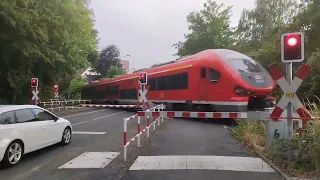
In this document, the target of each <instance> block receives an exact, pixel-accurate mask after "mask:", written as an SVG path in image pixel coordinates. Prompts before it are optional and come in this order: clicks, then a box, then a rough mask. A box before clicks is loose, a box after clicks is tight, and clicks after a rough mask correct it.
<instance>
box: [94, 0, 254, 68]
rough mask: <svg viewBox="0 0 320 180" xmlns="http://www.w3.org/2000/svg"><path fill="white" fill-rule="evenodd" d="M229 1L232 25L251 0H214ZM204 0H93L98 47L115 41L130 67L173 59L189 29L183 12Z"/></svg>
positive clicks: (192, 8) (141, 66) (195, 6)
mask: <svg viewBox="0 0 320 180" xmlns="http://www.w3.org/2000/svg"><path fill="white" fill-rule="evenodd" d="M216 1H217V2H218V3H224V4H226V5H228V6H229V5H230V6H231V5H232V6H233V8H232V13H233V16H232V18H231V21H232V23H231V24H232V25H233V26H234V25H236V24H237V22H238V20H239V18H240V15H241V12H242V10H243V9H244V8H252V7H253V6H254V0H216ZM204 2H205V0H134V1H133V0H92V3H91V5H90V6H91V8H92V9H93V10H94V14H95V21H96V22H95V24H96V28H97V30H98V31H99V37H100V44H99V47H100V48H104V47H106V46H108V45H109V44H115V45H116V46H117V47H118V48H119V49H120V52H121V56H126V55H127V54H130V56H129V57H125V58H123V59H125V60H129V61H130V69H131V68H135V69H140V68H145V67H149V66H151V65H153V64H156V63H161V62H167V61H171V60H174V59H175V58H176V57H174V56H173V54H175V53H176V49H174V48H173V47H172V45H173V44H174V43H176V42H178V41H183V40H184V36H183V35H184V33H187V32H188V23H187V21H186V16H187V15H188V14H189V13H190V12H192V11H193V10H200V9H201V8H202V6H203V3H204Z"/></svg>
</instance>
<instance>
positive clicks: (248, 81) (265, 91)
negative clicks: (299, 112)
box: [216, 49, 276, 110]
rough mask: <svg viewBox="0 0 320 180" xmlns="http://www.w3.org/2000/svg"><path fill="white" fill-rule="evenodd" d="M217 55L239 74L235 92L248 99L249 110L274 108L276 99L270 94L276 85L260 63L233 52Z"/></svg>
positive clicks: (223, 52)
mask: <svg viewBox="0 0 320 180" xmlns="http://www.w3.org/2000/svg"><path fill="white" fill-rule="evenodd" d="M216 53H217V54H218V55H219V56H220V57H221V58H222V59H223V60H224V61H225V62H226V63H227V64H228V65H229V67H230V68H231V69H232V70H234V71H235V72H236V73H237V74H238V76H235V77H237V82H238V86H237V87H236V88H235V90H234V92H235V94H236V95H238V96H246V97H248V110H263V109H264V108H268V107H274V105H275V101H276V99H275V97H272V96H271V95H270V93H271V92H272V91H273V90H274V87H275V83H274V81H273V80H272V77H271V76H270V74H269V73H268V71H267V70H266V69H265V68H264V67H263V66H262V65H261V64H260V63H259V62H257V61H256V60H254V59H252V58H250V57H248V56H246V55H244V54H241V53H239V52H236V51H232V50H227V49H220V50H216Z"/></svg>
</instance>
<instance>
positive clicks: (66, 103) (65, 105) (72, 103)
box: [39, 99, 91, 111]
mask: <svg viewBox="0 0 320 180" xmlns="http://www.w3.org/2000/svg"><path fill="white" fill-rule="evenodd" d="M86 102H89V103H90V102H91V100H81V99H79V100H57V99H50V100H49V101H47V102H40V103H39V106H40V107H42V108H44V109H47V110H49V111H54V110H58V111H61V110H68V109H78V108H81V107H79V106H78V104H80V103H86Z"/></svg>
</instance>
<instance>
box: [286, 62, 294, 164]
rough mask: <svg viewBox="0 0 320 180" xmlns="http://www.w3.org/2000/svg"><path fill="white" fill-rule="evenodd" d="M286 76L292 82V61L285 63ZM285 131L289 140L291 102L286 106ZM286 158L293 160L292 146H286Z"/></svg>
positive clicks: (291, 124) (291, 127) (291, 126)
mask: <svg viewBox="0 0 320 180" xmlns="http://www.w3.org/2000/svg"><path fill="white" fill-rule="evenodd" d="M286 78H287V81H288V83H289V84H291V83H292V63H286ZM287 117H289V118H288V120H287V132H288V140H289V141H291V140H292V137H293V120H292V119H291V118H290V117H292V105H291V103H289V104H288V106H287ZM288 160H289V161H292V160H293V151H292V147H291V146H290V145H289V146H288Z"/></svg>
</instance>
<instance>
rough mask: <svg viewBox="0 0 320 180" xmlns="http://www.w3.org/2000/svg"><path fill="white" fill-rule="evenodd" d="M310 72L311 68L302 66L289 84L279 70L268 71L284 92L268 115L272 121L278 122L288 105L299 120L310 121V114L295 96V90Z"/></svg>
mask: <svg viewBox="0 0 320 180" xmlns="http://www.w3.org/2000/svg"><path fill="white" fill-rule="evenodd" d="M310 71H311V68H310V67H309V66H308V65H305V64H304V65H302V67H301V68H300V69H299V71H298V73H297V74H296V76H295V77H294V79H293V81H292V82H291V84H289V83H288V81H287V80H286V79H285V77H284V76H283V74H282V73H281V71H280V69H279V68H277V67H273V68H271V69H270V74H271V76H272V78H273V79H274V80H275V81H276V82H277V83H278V84H279V86H280V88H281V89H282V91H283V92H284V94H283V96H282V97H281V99H280V101H279V102H278V104H277V105H276V107H275V108H274V110H273V112H272V113H271V114H270V118H271V119H272V120H279V118H280V117H281V114H282V113H283V111H284V110H285V109H286V107H287V105H288V104H289V103H291V104H292V105H293V107H294V108H295V109H296V111H297V113H298V114H299V116H300V118H301V119H303V120H310V119H311V118H312V117H311V114H310V112H309V111H307V110H306V109H305V107H304V106H303V104H302V103H301V101H300V99H299V98H298V96H297V94H296V91H297V89H298V88H299V87H300V85H301V83H302V82H303V80H304V79H305V78H306V77H307V76H308V74H309V73H310ZM288 118H291V119H300V118H299V117H287V118H286V119H288Z"/></svg>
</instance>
